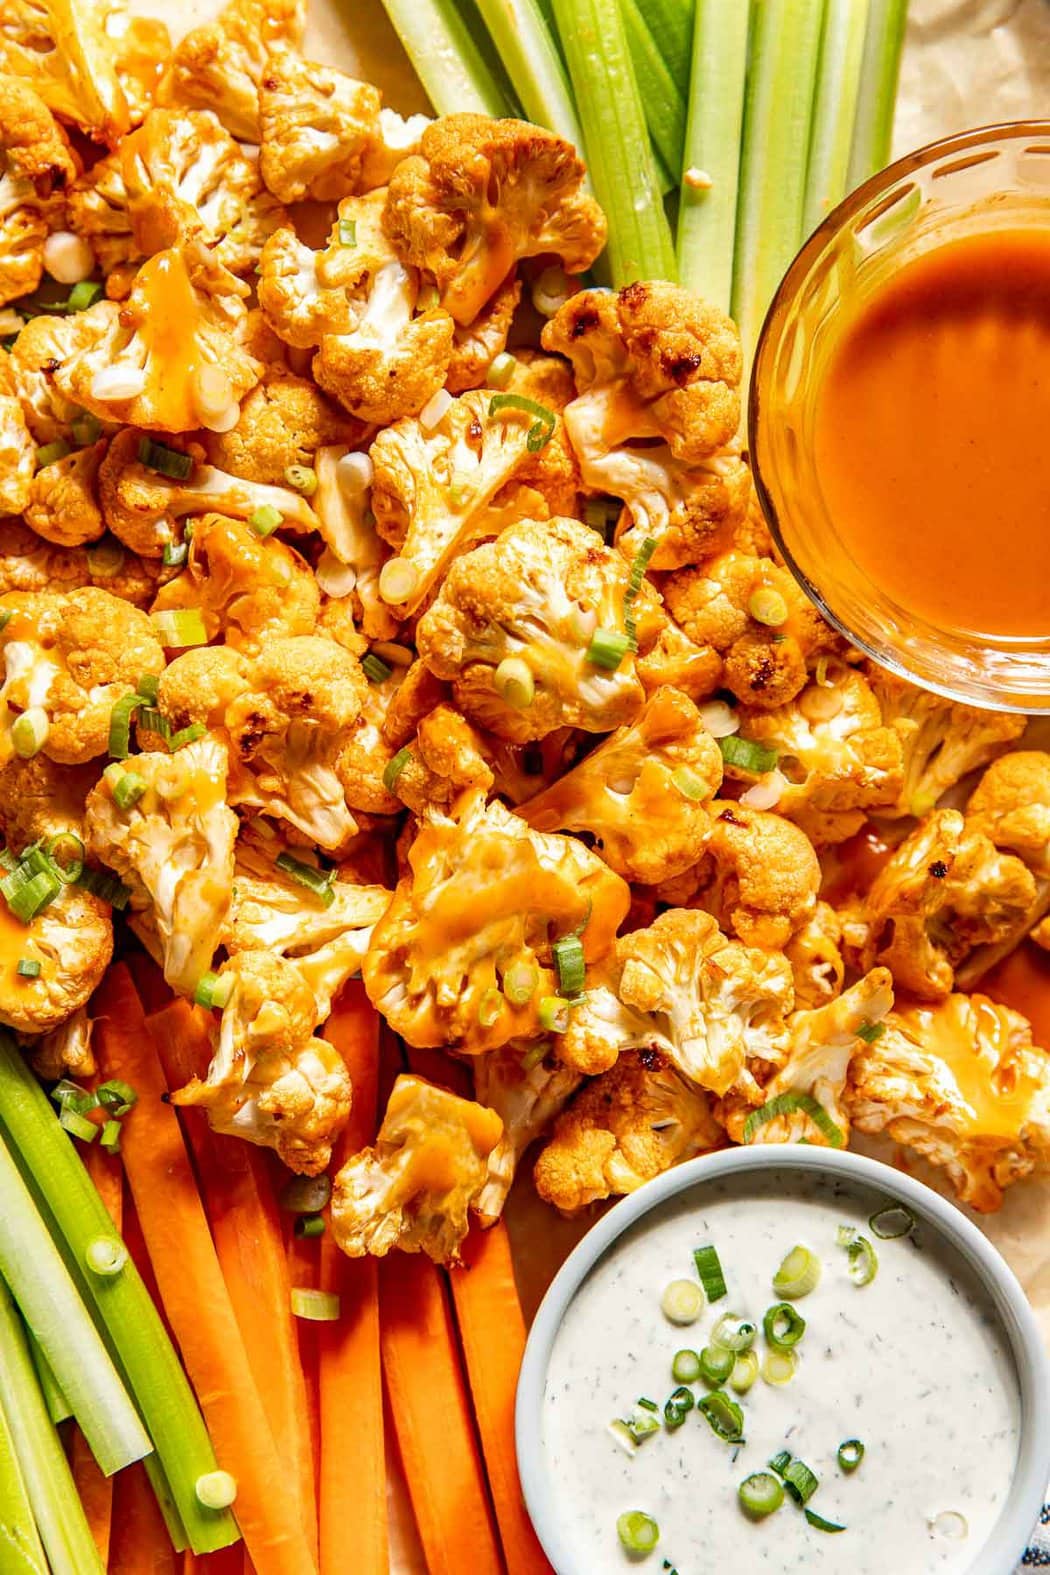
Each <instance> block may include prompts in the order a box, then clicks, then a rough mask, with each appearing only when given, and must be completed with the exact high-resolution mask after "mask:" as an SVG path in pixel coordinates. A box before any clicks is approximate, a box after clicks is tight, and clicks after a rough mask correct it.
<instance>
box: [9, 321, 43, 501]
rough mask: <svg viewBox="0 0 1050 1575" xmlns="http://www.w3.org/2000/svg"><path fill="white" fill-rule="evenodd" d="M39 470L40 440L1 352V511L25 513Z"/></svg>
mask: <svg viewBox="0 0 1050 1575" xmlns="http://www.w3.org/2000/svg"><path fill="white" fill-rule="evenodd" d="M50 468H51V467H50V466H47V467H45V469H48V470H49V469H50ZM35 471H36V444H35V443H34V442H33V439H32V436H31V434H30V431H29V428H28V427H27V425H26V418H25V414H24V413H23V410H22V406H21V403H20V401H19V399H18V396H17V393H16V391H15V381H14V377H13V375H12V373H11V371H10V368H9V366H8V358H7V356H6V354H4V353H3V352H0V514H21V513H22V511H23V509H24V508H25V506H26V504H27V503H28V502H29V498H30V495H31V493H32V490H33V476H34V472H35Z"/></svg>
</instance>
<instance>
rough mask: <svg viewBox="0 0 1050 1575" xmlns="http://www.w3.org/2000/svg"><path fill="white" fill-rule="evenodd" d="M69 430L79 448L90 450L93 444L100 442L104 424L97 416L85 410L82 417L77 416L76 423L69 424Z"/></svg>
mask: <svg viewBox="0 0 1050 1575" xmlns="http://www.w3.org/2000/svg"><path fill="white" fill-rule="evenodd" d="M69 430H70V431H71V432H72V434H73V441H74V442H75V443H76V445H77V447H78V448H90V447H91V445H92V443H97V442H98V439H99V434H100V433H101V431H102V423H101V421H100V420H99V419H98V417H97V416H93V415H91V414H90V412H89V411H87V410H85V411H84V414H83V415H82V416H77V418H76V420H75V421H71V422H70V423H69Z"/></svg>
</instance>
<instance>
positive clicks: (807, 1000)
mask: <svg viewBox="0 0 1050 1575" xmlns="http://www.w3.org/2000/svg"><path fill="white" fill-rule="evenodd" d="M168 671H169V672H170V671H171V669H170V668H169V669H168ZM784 956H785V957H786V958H787V960H788V962H789V963H790V964H791V972H792V974H793V975H794V979H795V1002H796V1005H798V1006H800V1007H802V1006H806V1007H812V1006H826V1005H827V1003H828V1002H829V1001H833V1000H834V999H835V997H836V996H838V995H841V994H842V986H843V984H844V982H845V978H846V963H845V959H844V958H843V955H842V924H841V922H840V920H839V916H838V914H837V913H836V912H835V910H834V908H833V907H832V906H831V904H830V903H829V902H818V903H817V906H816V907H815V908H814V910H813V912H812V914H811V915H810V917H809V918H808V919H807V920H806V922H805V924H803V926H802V928H801V929H800V930H796V931H795V933H794V935H793V936H792V937H791V939H790V940H789V941H788V942H787V944H786V946H785V947H784Z"/></svg>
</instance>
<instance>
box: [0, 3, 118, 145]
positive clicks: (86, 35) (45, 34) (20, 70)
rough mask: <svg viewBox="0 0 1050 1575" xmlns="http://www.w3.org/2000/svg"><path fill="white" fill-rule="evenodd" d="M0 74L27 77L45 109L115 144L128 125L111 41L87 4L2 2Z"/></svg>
mask: <svg viewBox="0 0 1050 1575" xmlns="http://www.w3.org/2000/svg"><path fill="white" fill-rule="evenodd" d="M0 71H3V72H6V73H7V74H9V75H10V76H15V77H25V78H28V79H29V81H30V82H31V83H32V85H33V89H34V91H35V92H36V93H37V94H38V95H39V97H40V98H41V99H42V100H43V101H44V103H45V104H46V105H47V107H48V109H49V110H51V112H52V113H53V114H55V115H57V116H58V117H59V118H60V119H61V120H65V121H69V122H70V123H71V124H72V125H74V126H76V127H77V129H78V130H79V131H82V132H84V133H85V134H86V135H87V136H88V137H91V138H93V139H94V140H95V141H97V142H106V143H108V144H109V145H110V146H113V145H114V144H115V143H116V142H117V140H118V139H119V138H120V137H122V136H123V135H124V133H125V132H126V131H127V130H128V127H129V126H130V124H131V115H130V110H129V107H128V101H127V98H126V96H125V94H124V90H123V88H122V86H121V83H120V79H119V77H118V75H117V69H116V60H115V51H114V45H113V41H112V39H111V38H110V37H109V36H108V35H107V33H106V30H105V26H104V16H103V12H102V10H101V8H100V7H97V6H95V5H93V4H91V3H89V0H5V5H4V9H3V12H2V13H0Z"/></svg>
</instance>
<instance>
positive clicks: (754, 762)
mask: <svg viewBox="0 0 1050 1575" xmlns="http://www.w3.org/2000/svg"><path fill="white" fill-rule="evenodd" d="M716 742H717V744H718V747H719V749H720V750H721V751H722V759H723V760H724V761H725V763H726V765H727V766H739V767H740V770H741V771H753V772H755V774H756V775H757V776H764V775H765V773H766V772H767V771H772V770H773V767H774V766H775V765H776V763H777V752H776V750H775V749H770V748H769V746H768V745H767V744H759V743H756V741H755V740H754V739H753V738H741V737H740V734H739V733H730V734H729V736H728V738H719V739H717V740H716Z"/></svg>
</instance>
